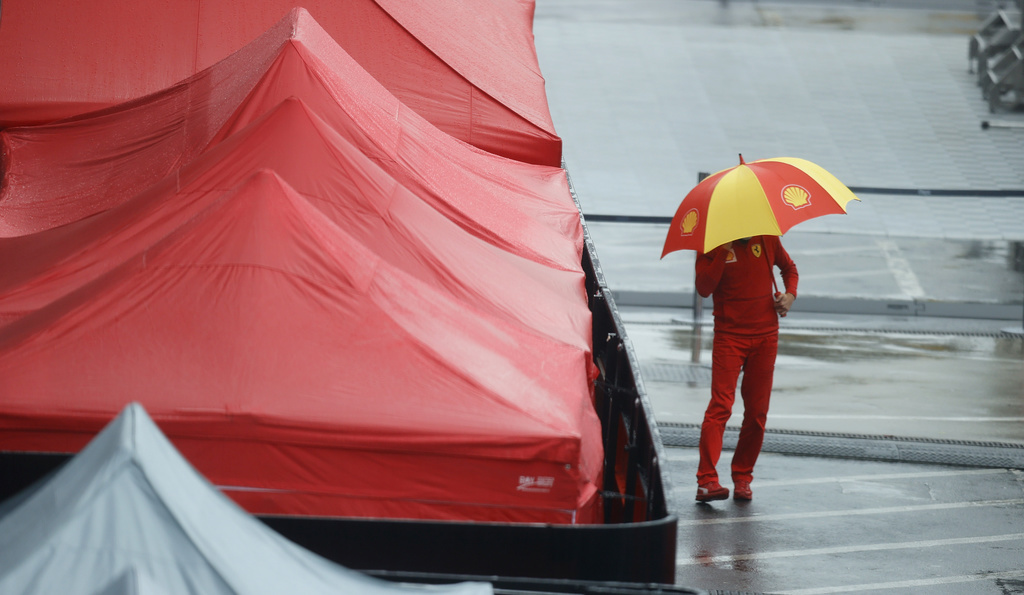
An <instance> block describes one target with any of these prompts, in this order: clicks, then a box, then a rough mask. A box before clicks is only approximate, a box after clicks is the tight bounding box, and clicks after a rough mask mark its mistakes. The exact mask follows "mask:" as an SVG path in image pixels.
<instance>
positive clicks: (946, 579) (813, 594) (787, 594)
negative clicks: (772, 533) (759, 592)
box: [772, 570, 1024, 595]
mask: <svg viewBox="0 0 1024 595" xmlns="http://www.w3.org/2000/svg"><path fill="white" fill-rule="evenodd" d="M1021 577H1024V570H1010V571H1007V572H979V573H978V574H958V575H954V576H937V577H935V578H923V579H915V580H905V581H890V582H887V583H865V584H862V585H844V586H837V587H812V588H809V589H788V590H783V591H772V593H776V594H777V595H828V594H829V593H856V592H858V591H876V590H881V589H909V588H911V587H934V586H938V585H953V584H957V583H972V582H976V581H994V580H999V579H1015V578H1021Z"/></svg>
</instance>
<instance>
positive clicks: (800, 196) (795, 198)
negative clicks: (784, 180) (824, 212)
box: [782, 186, 811, 209]
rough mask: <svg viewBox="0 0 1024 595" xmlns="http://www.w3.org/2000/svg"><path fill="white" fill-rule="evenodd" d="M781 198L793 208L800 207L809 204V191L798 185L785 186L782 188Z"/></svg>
mask: <svg viewBox="0 0 1024 595" xmlns="http://www.w3.org/2000/svg"><path fill="white" fill-rule="evenodd" d="M782 200H784V201H785V202H786V204H787V205H789V206H791V207H793V208H794V209H802V208H804V207H806V206H807V205H809V204H811V193H810V192H807V190H805V189H803V188H801V187H799V186H786V187H785V188H783V189H782Z"/></svg>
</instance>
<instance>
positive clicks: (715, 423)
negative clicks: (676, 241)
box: [696, 236, 799, 485]
mask: <svg viewBox="0 0 1024 595" xmlns="http://www.w3.org/2000/svg"><path fill="white" fill-rule="evenodd" d="M775 266H777V267H779V270H780V271H781V273H782V281H783V283H784V284H785V287H786V289H785V292H786V293H790V294H792V295H793V296H794V297H796V287H797V282H798V280H799V275H798V274H797V270H796V265H795V264H793V260H792V259H791V258H790V257H789V254H788V253H787V252H786V249H785V248H783V247H782V242H780V241H779V238H778V237H776V236H755V237H753V238H750V240H748V241H746V242H744V241H742V240H737V241H735V242H733V245H732V250H726V249H725V248H721V247H719V248H715V249H713V250H711V251H710V252H708V253H707V254H699V255H698V256H697V264H696V269H697V277H696V285H697V292H698V293H699V294H700V295H701V296H703V297H707V296H708V295H711V296H713V302H714V315H715V336H714V347H713V349H712V353H711V402H710V403H709V404H708V408H707V411H705V413H704V423H703V424H702V425H701V431H700V463H699V465H698V467H697V484H698V485H702V484H704V483H706V482H709V481H717V480H718V472H717V471H716V469H715V467H716V465H717V464H718V459H719V457H720V456H721V454H722V435H723V434H724V433H725V424H726V422H727V421H729V418H730V417H731V416H732V406H733V402H734V401H735V399H736V383H737V381H738V379H739V375H740V371H741V370H742V371H743V385H742V386H741V387H740V394H741V396H742V398H743V425H742V426H741V427H740V436H739V441H738V443H737V444H736V452H735V453H734V454H733V458H732V479H733V482H736V481H745V482H749V481H751V479H752V478H753V470H754V463H756V462H757V457H758V455H759V454H760V453H761V443H762V442H763V441H764V427H765V420H766V418H767V417H768V401H769V399H770V397H771V391H772V376H773V374H774V372H775V356H776V354H777V353H778V341H779V317H778V314H777V313H776V311H775V299H774V292H773V288H772V279H773V278H774V267H775Z"/></svg>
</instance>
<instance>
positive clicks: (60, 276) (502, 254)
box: [0, 97, 591, 352]
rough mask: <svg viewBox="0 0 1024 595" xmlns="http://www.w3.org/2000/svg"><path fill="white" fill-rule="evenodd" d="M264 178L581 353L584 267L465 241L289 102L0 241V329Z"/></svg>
mask: <svg viewBox="0 0 1024 595" xmlns="http://www.w3.org/2000/svg"><path fill="white" fill-rule="evenodd" d="M327 107H328V108H331V107H333V108H335V109H337V106H336V105H328V106H327ZM260 169H270V170H273V171H274V172H275V173H276V174H277V175H279V176H281V177H282V178H284V179H285V180H287V181H288V183H289V184H290V185H291V186H292V187H293V188H295V189H296V190H297V191H299V192H300V193H301V194H302V195H303V196H304V197H306V198H308V199H309V200H311V201H312V202H313V204H315V205H316V206H317V208H319V209H320V210H321V211H323V212H324V213H325V214H326V215H327V216H328V217H329V218H331V220H332V221H334V222H335V223H336V224H338V225H339V226H341V227H342V228H343V229H345V230H347V232H348V233H350V234H351V235H352V236H353V237H354V238H356V239H357V240H359V241H360V242H361V243H363V244H364V245H366V246H368V247H370V248H371V249H372V250H373V251H374V252H375V253H376V254H378V255H379V256H381V257H383V258H385V259H386V260H388V261H389V262H392V263H393V264H395V265H396V266H399V267H401V268H402V269H403V270H405V271H407V272H409V273H411V274H413V275H415V276H417V277H418V278H420V279H422V280H423V281H425V282H428V283H431V284H433V285H435V286H439V287H444V288H445V290H446V291H448V292H449V293H451V294H453V295H454V296H456V297H457V298H459V299H461V300H463V301H465V302H467V303H471V304H473V306H474V307H476V308H479V309H483V310H487V311H488V312H490V313H492V314H494V315H497V316H500V317H503V318H506V319H508V320H509V321H514V322H515V323H517V324H520V325H522V326H524V327H526V328H528V329H531V330H532V331H533V332H535V333H538V334H541V335H544V336H548V337H551V338H552V339H555V340H557V341H560V342H562V343H565V344H568V345H573V346H575V347H577V348H578V349H581V350H585V351H588V352H589V350H590V333H591V316H590V311H589V309H588V308H587V305H586V293H585V291H586V290H585V287H584V276H583V273H582V271H581V270H577V271H565V270H560V269H557V268H552V267H549V266H547V265H544V264H541V263H537V262H535V261H533V260H530V259H528V258H524V257H522V256H520V255H517V254H514V253H511V252H508V251H506V250H503V249H501V248H499V247H497V246H495V245H493V244H490V243H488V242H487V241H485V240H484V239H482V238H480V237H478V236H476V235H473V234H471V233H469V232H468V231H466V230H465V229H463V228H461V227H460V226H459V225H457V224H456V223H454V222H453V221H452V220H451V219H449V218H448V217H446V216H445V214H443V213H442V212H440V211H438V210H437V209H436V208H435V207H434V206H432V205H431V204H430V203H428V202H427V201H424V200H423V199H421V198H420V197H419V196H418V195H417V194H415V193H413V192H411V191H410V190H409V189H408V188H406V187H404V186H402V185H401V184H400V183H399V182H398V181H396V180H395V179H394V178H393V177H391V176H390V175H388V173H387V172H386V171H384V170H383V169H382V168H381V167H380V166H379V165H378V162H376V161H374V160H372V159H370V158H369V157H367V156H366V155H364V154H363V153H362V152H361V150H360V149H359V148H358V147H357V146H355V145H353V144H351V143H350V142H349V141H348V140H346V139H345V138H344V137H342V136H341V135H340V134H338V133H337V132H336V131H335V130H334V129H332V128H331V127H330V126H329V125H328V124H327V123H326V122H325V121H324V120H323V119H321V118H320V117H319V116H318V115H317V114H316V113H314V112H313V111H311V109H310V108H309V107H308V106H307V105H306V104H305V103H304V102H303V101H302V100H300V99H298V98H295V97H291V98H289V99H286V100H284V101H283V102H282V103H281V104H279V105H277V106H276V107H274V108H272V109H270V111H268V112H267V113H266V114H264V115H263V116H261V117H260V118H257V119H255V120H254V121H253V122H252V123H251V124H250V125H249V126H247V127H246V128H244V129H242V130H241V131H239V132H238V133H237V134H234V135H232V136H230V137H228V138H227V139H226V140H224V141H222V142H220V143H218V144H217V145H216V146H215V147H214V148H212V149H211V150H210V151H208V152H207V153H205V154H203V155H202V156H200V157H199V158H197V159H195V160H194V161H193V162H191V163H190V164H189V165H188V166H186V167H184V168H182V169H181V170H179V172H177V173H176V174H175V175H174V176H172V177H170V178H167V179H165V180H164V181H163V182H161V183H159V184H157V185H155V186H154V187H152V188H150V189H149V190H147V191H145V192H142V193H140V194H139V195H137V196H136V197H134V198H132V199H131V200H129V201H127V202H125V203H123V204H121V205H118V206H117V207H114V208H112V209H109V210H107V211H104V212H102V213H99V214H97V215H95V216H93V217H89V218H86V219H83V220H81V221H78V222H76V223H72V224H70V225H66V226H63V227H59V228H56V229H52V230H49V231H45V232H40V233H36V234H31V235H27V236H22V237H17V238H7V239H0V261H3V262H6V263H8V264H7V266H5V274H4V275H3V276H2V277H0V324H2V323H3V322H5V321H8V322H9V321H12V320H16V319H17V318H20V317H22V316H24V315H26V314H29V313H31V312H33V311H35V310H38V309H40V308H42V307H44V306H46V305H48V304H49V303H51V302H53V301H56V300H57V299H59V298H61V297H63V296H64V295H66V294H68V293H71V292H72V291H75V290H77V289H79V288H80V287H81V286H83V285H86V284H87V283H90V282H92V281H93V280H94V279H95V278H96V277H98V276H100V275H102V274H103V273H105V272H107V271H109V270H110V269H112V268H114V267H115V266H117V265H118V264H119V263H120V262H121V260H123V259H124V258H126V257H128V256H130V255H132V254H134V253H135V252H136V251H138V250H139V247H140V246H145V245H146V243H147V242H154V241H156V240H158V239H159V238H161V237H163V236H164V235H166V234H168V233H170V231H171V230H173V229H174V228H176V227H177V226H179V225H181V224H182V223H183V222H185V221H187V220H188V219H189V218H190V217H193V216H195V214H196V213H197V212H198V211H200V210H201V209H204V208H206V207H207V206H208V205H209V203H210V201H211V200H214V199H215V198H216V197H217V196H218V195H219V193H223V192H226V191H228V190H230V189H231V188H233V187H235V186H236V185H237V184H239V183H241V182H242V180H243V178H244V177H247V176H248V175H250V174H251V172H254V171H258V170H260ZM566 241H567V242H568V240H566Z"/></svg>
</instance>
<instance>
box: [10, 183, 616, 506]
mask: <svg viewBox="0 0 1024 595" xmlns="http://www.w3.org/2000/svg"><path fill="white" fill-rule="evenodd" d="M139 244H140V245H138V246H137V247H136V249H135V250H134V251H133V253H132V254H131V257H130V258H128V259H126V260H125V261H124V262H123V263H122V264H120V265H119V266H117V267H116V268H114V269H112V270H111V271H109V272H107V273H105V274H103V275H102V276H100V277H98V278H96V279H95V280H93V281H91V282H90V283H87V284H85V285H83V286H82V287H80V288H78V289H77V290H75V291H73V292H71V293H69V294H68V295H66V296H64V297H62V298H61V299H59V300H57V301H55V302H53V303H51V304H50V305H48V306H46V307H44V308H42V309H40V310H37V311H35V312H32V313H31V314H28V315H26V316H23V317H21V318H19V319H17V320H16V321H14V322H12V323H10V324H8V325H6V326H4V327H2V328H0V394H2V395H3V399H2V402H0V450H7V451H44V452H62V451H63V452H68V451H72V452H73V451H75V450H77V449H79V448H81V447H82V446H84V444H85V443H86V442H88V440H89V439H90V438H91V437H92V436H93V435H95V433H96V432H98V431H99V429H100V428H101V427H102V426H103V425H104V424H105V423H107V422H109V420H110V419H111V418H112V417H113V416H114V415H116V413H117V411H118V410H119V409H120V408H121V407H123V406H124V404H125V403H126V402H130V401H132V400H137V401H139V402H141V403H142V404H143V405H144V406H145V407H146V408H147V409H148V410H149V411H150V413H151V414H152V416H153V418H154V420H156V421H157V423H158V424H159V425H160V426H161V428H162V429H163V430H164V431H165V433H167V435H168V436H169V437H170V438H171V440H172V441H173V442H174V443H175V445H176V446H177V447H178V448H179V449H180V450H181V451H182V453H183V454H184V455H185V456H186V457H187V458H188V459H189V460H190V461H192V462H193V464H194V465H195V466H196V467H197V468H198V469H199V470H200V471H201V472H203V474H204V475H206V476H207V478H209V479H210V480H211V481H212V482H214V483H215V484H217V485H219V486H221V488H222V489H224V490H225V491H226V492H227V493H228V494H229V495H230V496H232V497H233V498H234V499H235V500H236V501H238V502H239V503H240V504H242V505H243V506H244V507H246V508H247V509H248V510H249V511H250V512H254V513H271V514H275V513H283V514H304V515H323V516H374V517H392V518H394V517H397V518H435V519H476V520H500V521H523V522H557V523H565V522H593V521H595V520H596V516H595V514H596V510H597V486H598V484H599V475H600V465H601V454H600V453H601V446H600V425H599V422H598V420H597V418H596V415H595V413H594V411H593V407H592V405H591V396H590V394H589V391H588V386H589V382H588V380H589V379H588V378H587V369H588V366H587V358H588V356H587V353H586V352H585V351H582V350H580V349H577V348H574V347H571V346H568V345H564V344H561V343H557V342H554V341H552V340H550V339H548V338H546V337H541V336H539V335H537V334H535V333H532V332H529V331H528V330H526V329H524V328H523V327H521V326H519V325H515V324H512V323H510V322H507V321H505V320H502V319H500V318H497V317H495V316H492V315H489V314H488V313H485V312H483V311H478V310H475V309H474V308H472V307H469V306H468V305H467V304H466V303H464V302H461V301H459V300H457V299H454V298H453V297H452V296H451V295H450V294H448V293H447V292H445V291H443V290H442V289H439V288H437V287H435V286H434V285H433V284H431V283H424V282H423V281H421V280H419V279H417V278H415V277H413V276H412V275H409V274H407V273H405V272H403V271H401V270H400V269H398V268H397V267H395V266H393V265H391V264H390V263H388V262H386V261H385V260H384V259H383V258H381V257H380V256H378V255H377V254H375V253H373V252H372V251H371V250H370V249H368V248H367V247H366V246H365V245H363V244H361V243H359V242H357V241H355V240H354V239H353V238H352V236H351V235H349V234H348V233H347V232H345V231H344V230H343V229H342V228H341V227H339V226H338V225H337V224H335V223H334V222H332V221H331V220H330V219H329V218H328V217H326V216H325V215H324V214H323V213H322V212H321V211H320V210H319V209H317V208H315V207H313V206H312V205H311V204H310V200H309V199H307V198H305V197H303V196H301V195H300V194H299V193H298V192H296V191H295V190H294V189H293V188H291V187H290V186H289V185H288V184H287V183H285V182H284V181H283V180H282V179H281V178H280V177H278V176H277V175H276V174H275V173H273V172H270V171H267V170H263V171H261V172H257V173H255V174H253V175H252V176H250V177H249V178H248V179H247V180H245V181H244V182H243V183H242V184H240V185H239V186H238V187H236V188H235V189H234V190H233V191H230V192H228V193H226V194H223V195H221V196H219V197H217V198H216V200H214V201H212V204H210V205H209V206H208V207H206V208H205V209H202V210H201V211H199V212H198V213H196V214H195V215H194V216H192V217H191V218H189V219H188V220H187V221H186V222H185V223H184V224H183V225H181V226H179V227H178V228H177V229H175V230H173V231H171V232H170V233H168V234H167V235H166V236H165V237H164V238H163V239H160V240H158V241H156V242H150V241H141V242H139ZM122 252H127V250H122Z"/></svg>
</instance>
